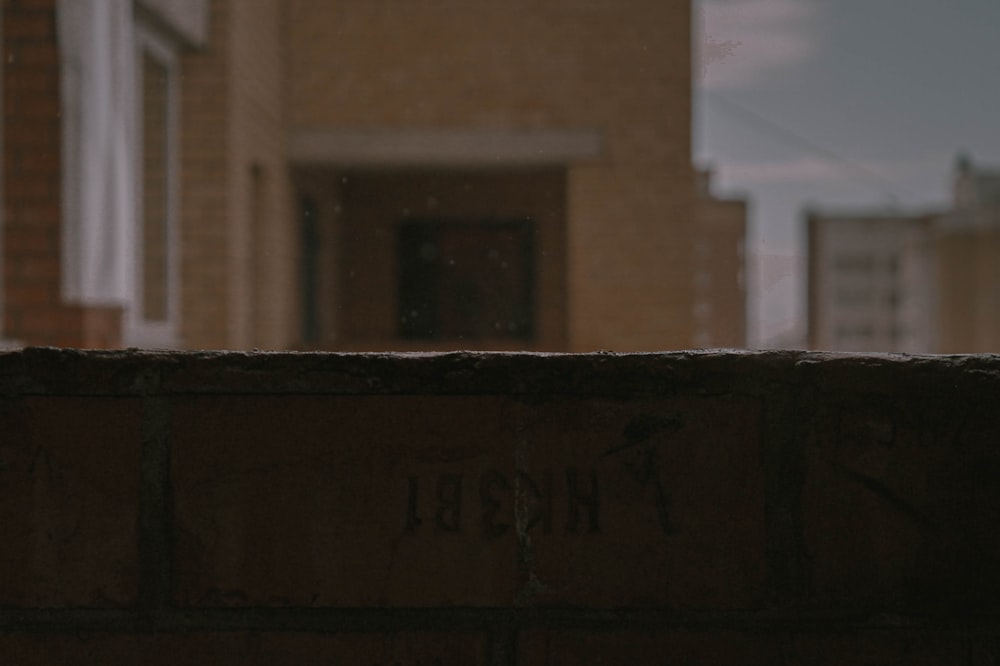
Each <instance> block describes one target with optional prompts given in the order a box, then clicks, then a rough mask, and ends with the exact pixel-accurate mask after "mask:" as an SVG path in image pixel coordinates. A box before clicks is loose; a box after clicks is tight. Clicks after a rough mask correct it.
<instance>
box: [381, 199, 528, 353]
mask: <svg viewBox="0 0 1000 666" xmlns="http://www.w3.org/2000/svg"><path fill="white" fill-rule="evenodd" d="M533 237H534V223H533V221H532V220H530V219H521V220H463V219H404V220H403V221H401V222H400V223H399V233H398V257H399V284H398V294H399V302H398V303H399V308H398V314H399V336H400V337H401V338H404V339H411V340H488V339H491V338H492V339H520V340H528V339H531V338H532V337H533V335H534V318H533V304H532V293H533V281H534V271H533V244H534V240H533Z"/></svg>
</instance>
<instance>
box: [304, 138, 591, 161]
mask: <svg viewBox="0 0 1000 666" xmlns="http://www.w3.org/2000/svg"><path fill="white" fill-rule="evenodd" d="M602 151H603V141H602V137H601V132H599V131H597V130H593V129H559V130H481V129H461V130H433V129H403V130H324V129H318V130H317V129H313V130H299V131H297V132H293V133H292V135H291V140H290V146H289V153H290V157H291V159H292V161H293V162H295V163H297V164H302V165H310V166H316V165H328V166H349V167H407V166H411V167H412V166H423V167H426V166H454V167H493V166H500V167H507V166H556V165H566V164H571V163H574V162H580V161H585V160H593V159H597V158H599V157H600V156H601V154H602Z"/></svg>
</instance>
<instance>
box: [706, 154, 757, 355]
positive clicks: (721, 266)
mask: <svg viewBox="0 0 1000 666" xmlns="http://www.w3.org/2000/svg"><path fill="white" fill-rule="evenodd" d="M696 184H697V197H698V198H697V208H696V212H697V215H696V227H695V246H694V260H695V272H694V283H695V303H694V324H695V334H694V343H695V346H697V347H728V348H741V347H745V346H746V344H747V311H746V303H747V290H746V251H745V247H746V230H747V202H746V200H745V199H742V198H735V197H727V198H722V197H718V196H716V195H714V194H713V192H712V172H711V170H710V169H707V168H706V169H699V170H698V172H697V183H696Z"/></svg>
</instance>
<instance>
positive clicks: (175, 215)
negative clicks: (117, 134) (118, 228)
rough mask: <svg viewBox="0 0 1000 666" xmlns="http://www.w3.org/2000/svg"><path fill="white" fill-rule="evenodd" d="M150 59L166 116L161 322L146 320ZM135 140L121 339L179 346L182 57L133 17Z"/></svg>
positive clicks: (167, 40) (173, 45) (140, 344)
mask: <svg viewBox="0 0 1000 666" xmlns="http://www.w3.org/2000/svg"><path fill="white" fill-rule="evenodd" d="M146 56H149V57H150V58H152V59H154V60H155V61H156V62H157V63H158V64H159V65H161V66H162V67H163V68H164V71H165V72H166V77H167V89H166V96H167V100H166V112H165V123H166V127H165V128H164V131H165V141H164V143H165V151H166V174H165V180H166V183H165V188H166V206H165V208H166V210H165V215H166V221H165V226H166V243H167V247H166V255H167V259H166V292H167V294H166V300H167V302H166V307H167V316H166V319H165V320H149V319H146V318H145V317H144V312H143V310H144V304H145V303H144V294H143V292H144V287H145V279H144V275H145V273H144V271H145V256H144V233H145V218H144V208H143V206H144V205H145V202H144V188H145V184H144V162H143V157H144V154H143V148H144V140H143V139H144V132H145V127H144V123H143V120H144V104H145V100H144V94H143V91H144V86H143V84H144V80H143V76H144V73H145V72H144V58H145V57H146ZM135 63H136V66H135V124H134V127H135V130H134V131H135V136H134V137H133V141H132V145H133V157H134V164H135V165H136V168H135V170H134V172H135V173H134V188H135V190H134V191H135V222H134V225H135V226H134V234H133V238H134V246H133V257H134V266H133V272H132V289H131V298H130V303H129V307H128V309H127V312H126V314H125V321H124V336H123V337H124V339H125V341H126V343H127V344H128V345H130V346H138V347H165V348H173V347H178V346H180V336H179V328H180V267H179V257H180V254H179V251H180V238H179V217H180V216H179V212H180V210H179V209H180V187H179V184H180V183H179V176H180V172H179V155H178V153H179V147H180V58H179V55H178V45H177V44H176V43H175V40H172V39H170V38H169V37H167V36H165V35H163V34H162V33H161V32H159V31H157V30H155V29H154V28H153V27H152V26H150V25H149V24H148V23H147V22H146V21H144V20H143V19H142V18H141V17H140V16H136V18H135Z"/></svg>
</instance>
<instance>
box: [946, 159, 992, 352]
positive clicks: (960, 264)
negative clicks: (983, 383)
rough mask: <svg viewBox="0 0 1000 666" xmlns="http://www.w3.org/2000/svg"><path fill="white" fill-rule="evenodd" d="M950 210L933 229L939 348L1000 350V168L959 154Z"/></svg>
mask: <svg viewBox="0 0 1000 666" xmlns="http://www.w3.org/2000/svg"><path fill="white" fill-rule="evenodd" d="M953 197H954V203H953V206H952V210H951V211H949V213H948V214H947V215H943V216H941V219H940V221H939V223H938V225H937V226H936V228H935V230H934V243H935V245H936V247H937V263H936V277H937V281H938V293H939V294H940V296H939V299H938V300H939V311H940V313H939V317H938V321H939V329H940V330H939V334H938V338H939V339H938V348H937V350H936V351H939V352H941V353H946V354H953V353H978V352H992V353H997V352H1000V289H998V288H997V285H998V284H1000V169H997V168H988V167H983V166H980V165H976V164H974V163H973V162H972V160H971V159H970V158H968V157H964V156H960V157H959V159H958V161H957V164H956V170H955V177H954V192H953Z"/></svg>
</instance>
